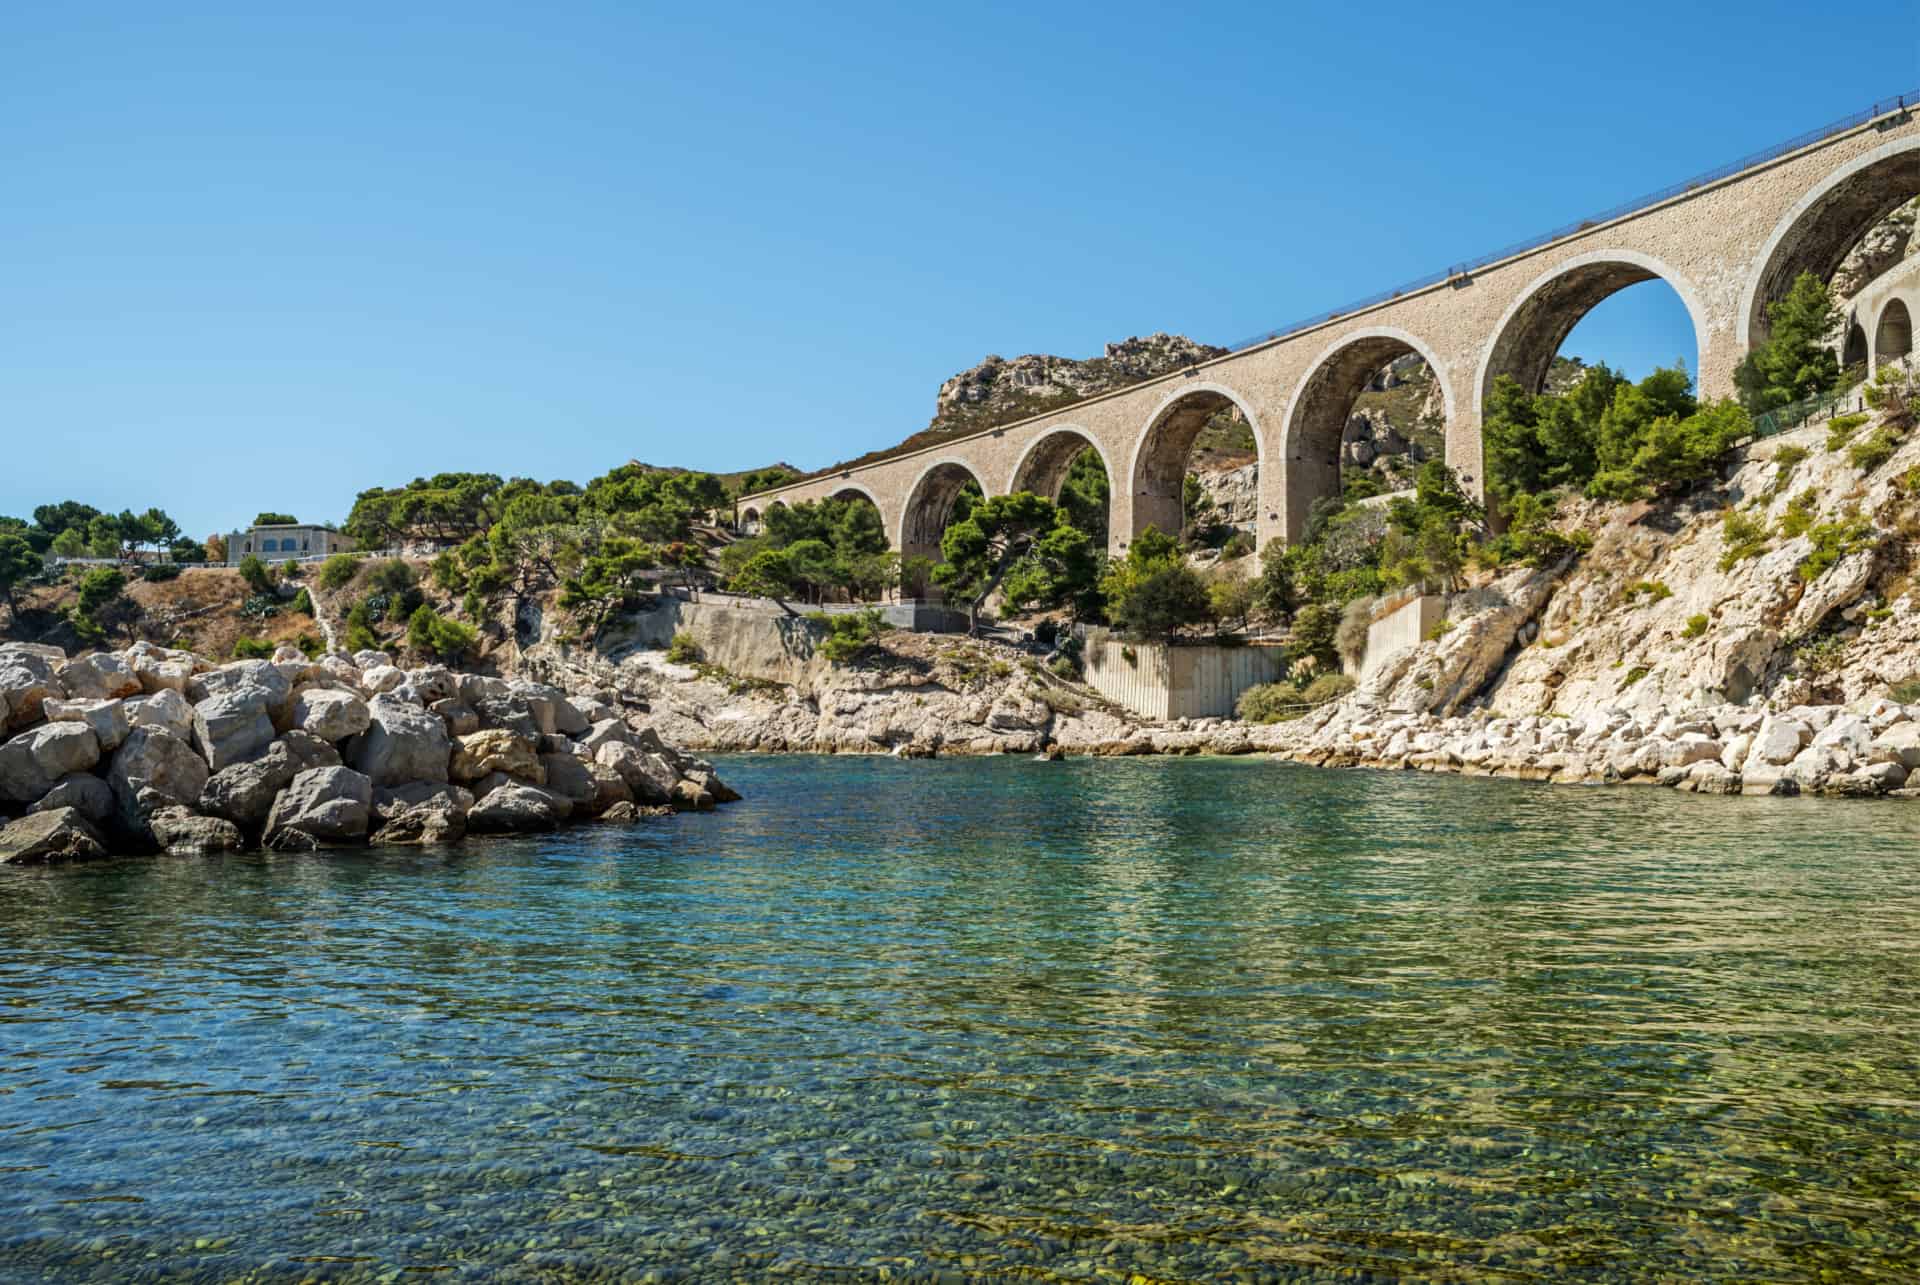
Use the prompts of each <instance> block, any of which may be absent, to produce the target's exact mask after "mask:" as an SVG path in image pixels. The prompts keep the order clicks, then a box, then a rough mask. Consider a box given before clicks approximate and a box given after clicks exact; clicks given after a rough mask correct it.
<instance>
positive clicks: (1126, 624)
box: [1107, 562, 1213, 641]
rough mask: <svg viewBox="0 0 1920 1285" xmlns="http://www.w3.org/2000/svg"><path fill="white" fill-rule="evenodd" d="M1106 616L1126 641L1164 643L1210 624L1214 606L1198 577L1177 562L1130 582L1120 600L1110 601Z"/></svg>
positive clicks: (1183, 563)
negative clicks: (1188, 630)
mask: <svg viewBox="0 0 1920 1285" xmlns="http://www.w3.org/2000/svg"><path fill="white" fill-rule="evenodd" d="M1107 615H1108V617H1109V618H1110V619H1111V620H1112V621H1113V625H1114V627H1115V628H1116V629H1118V630H1119V631H1120V632H1121V633H1122V634H1124V635H1125V636H1126V637H1129V638H1134V639H1139V640H1142V641H1165V640H1167V639H1170V638H1173V637H1176V636H1177V635H1179V634H1180V633H1181V632H1183V631H1184V630H1187V629H1190V628H1193V627H1194V626H1197V625H1202V624H1206V623H1208V622H1210V621H1211V620H1212V619H1213V603H1212V599H1211V598H1210V597H1209V596H1208V593H1207V584H1206V582H1205V581H1204V580H1202V579H1201V578H1200V576H1199V574H1198V573H1197V572H1196V571H1194V569H1193V568H1192V567H1190V566H1188V565H1187V564H1186V563H1185V562H1174V563H1170V564H1167V565H1163V566H1160V567H1157V568H1155V569H1153V570H1151V571H1149V572H1147V573H1146V574H1144V575H1142V576H1140V577H1138V578H1137V579H1134V580H1133V581H1131V582H1130V584H1129V586H1128V588H1127V591H1126V592H1125V593H1124V594H1123V595H1122V596H1121V597H1120V598H1119V599H1118V600H1109V602H1108V604H1107Z"/></svg>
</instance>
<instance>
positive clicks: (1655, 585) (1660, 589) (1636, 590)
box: [1625, 580, 1673, 602]
mask: <svg viewBox="0 0 1920 1285" xmlns="http://www.w3.org/2000/svg"><path fill="white" fill-rule="evenodd" d="M1641 594H1646V595H1647V600H1648V601H1649V602H1663V601H1665V600H1666V599H1668V598H1671V597H1673V590H1671V589H1669V588H1667V586H1666V582H1665V581H1661V580H1636V581H1634V582H1633V583H1632V584H1630V585H1628V586H1627V587H1626V590H1625V597H1626V599H1627V601H1628V602H1632V601H1634V600H1635V599H1637V598H1638V597H1639V596H1640V595H1641Z"/></svg>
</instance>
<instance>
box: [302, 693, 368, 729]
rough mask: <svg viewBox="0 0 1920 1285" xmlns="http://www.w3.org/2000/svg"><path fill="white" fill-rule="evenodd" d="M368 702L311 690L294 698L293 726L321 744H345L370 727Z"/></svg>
mask: <svg viewBox="0 0 1920 1285" xmlns="http://www.w3.org/2000/svg"><path fill="white" fill-rule="evenodd" d="M372 721H373V720H372V716H371V715H370V714H369V713H368V711H367V703H366V702H365V701H364V700H361V699H360V697H358V696H356V695H355V694H354V693H352V692H346V691H340V690H339V689H337V688H320V687H310V688H308V689H306V690H305V691H302V692H301V693H300V694H299V695H298V696H295V697H294V698H293V725H294V726H295V727H297V728H299V729H300V730H301V731H303V732H306V733H308V734H310V735H313V736H317V737H319V738H320V739H321V740H323V741H344V740H346V739H347V738H348V737H349V736H358V735H359V734H360V733H362V732H364V731H366V730H367V728H368V727H369V726H371V725H372Z"/></svg>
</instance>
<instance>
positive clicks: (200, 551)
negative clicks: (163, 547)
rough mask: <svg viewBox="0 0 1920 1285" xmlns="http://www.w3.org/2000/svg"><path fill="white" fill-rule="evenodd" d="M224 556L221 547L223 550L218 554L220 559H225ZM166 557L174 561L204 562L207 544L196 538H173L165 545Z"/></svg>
mask: <svg viewBox="0 0 1920 1285" xmlns="http://www.w3.org/2000/svg"><path fill="white" fill-rule="evenodd" d="M226 556H227V555H226V553H225V552H224V547H223V551H222V552H221V554H220V558H221V560H222V561H225V560H226ZM167 557H169V558H171V559H172V560H173V561H175V562H205V561H206V560H207V546H206V545H204V544H202V543H200V542H199V541H198V540H185V539H182V540H175V541H174V542H173V543H172V544H169V545H168V546H167Z"/></svg>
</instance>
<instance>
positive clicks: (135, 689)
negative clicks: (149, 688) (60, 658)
mask: <svg viewBox="0 0 1920 1285" xmlns="http://www.w3.org/2000/svg"><path fill="white" fill-rule="evenodd" d="M60 685H61V686H63V687H65V688H66V689H67V695H69V696H74V697H77V698H79V699H81V700H119V699H121V698H122V697H126V696H138V695H139V694H140V693H141V692H142V691H144V690H145V689H144V688H143V687H142V686H141V685H140V676H139V675H138V674H136V673H134V672H133V666H131V665H129V664H128V663H127V662H126V661H124V660H122V659H120V658H119V657H118V656H115V655H113V654H112V653H111V652H104V651H102V652H95V653H94V654H93V655H91V656H82V657H80V658H79V659H78V660H70V661H68V662H67V663H66V664H64V665H62V666H61V667H60Z"/></svg>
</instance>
